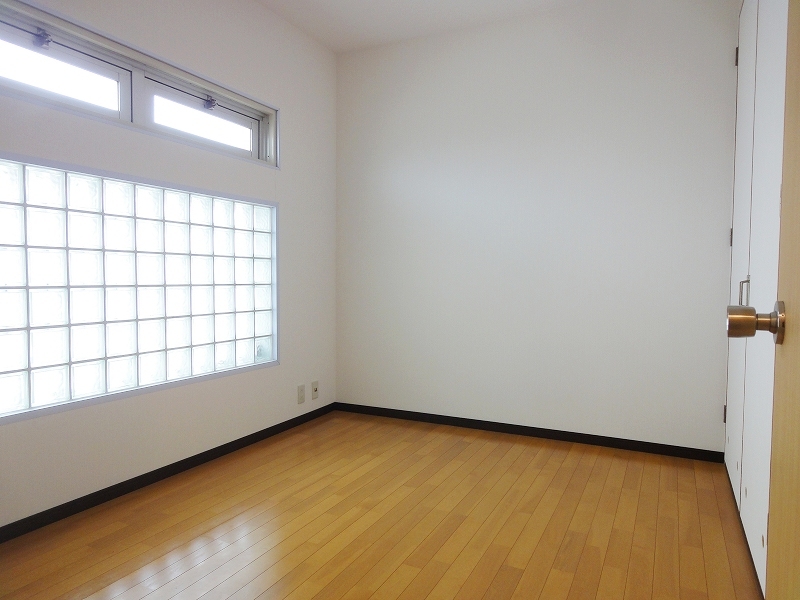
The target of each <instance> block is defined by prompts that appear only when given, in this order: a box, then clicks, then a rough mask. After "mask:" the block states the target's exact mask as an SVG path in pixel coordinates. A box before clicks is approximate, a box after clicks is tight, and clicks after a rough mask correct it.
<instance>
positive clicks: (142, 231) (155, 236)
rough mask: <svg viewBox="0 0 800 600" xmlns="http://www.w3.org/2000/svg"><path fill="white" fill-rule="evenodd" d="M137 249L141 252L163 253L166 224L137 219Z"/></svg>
mask: <svg viewBox="0 0 800 600" xmlns="http://www.w3.org/2000/svg"><path fill="white" fill-rule="evenodd" d="M136 249H137V250H138V251H140V252H163V251H164V224H163V223H161V221H148V220H146V219H136Z"/></svg>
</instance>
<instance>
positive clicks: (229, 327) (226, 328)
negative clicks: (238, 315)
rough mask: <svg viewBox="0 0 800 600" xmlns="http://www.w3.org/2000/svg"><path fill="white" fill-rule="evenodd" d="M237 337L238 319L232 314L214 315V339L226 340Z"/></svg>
mask: <svg viewBox="0 0 800 600" xmlns="http://www.w3.org/2000/svg"><path fill="white" fill-rule="evenodd" d="M235 337H236V321H235V320H234V316H233V315H232V314H226V315H216V316H215V317H214V339H215V340H216V341H218V342H226V341H228V340H232V339H234V338H235Z"/></svg>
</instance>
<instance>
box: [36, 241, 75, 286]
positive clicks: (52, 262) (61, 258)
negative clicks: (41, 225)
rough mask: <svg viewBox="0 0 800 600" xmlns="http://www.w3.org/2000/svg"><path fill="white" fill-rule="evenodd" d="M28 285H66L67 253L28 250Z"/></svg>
mask: <svg viewBox="0 0 800 600" xmlns="http://www.w3.org/2000/svg"><path fill="white" fill-rule="evenodd" d="M28 285H31V286H56V285H67V252H66V251H65V250H45V249H41V248H31V249H30V250H28Z"/></svg>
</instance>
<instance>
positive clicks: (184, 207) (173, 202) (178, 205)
mask: <svg viewBox="0 0 800 600" xmlns="http://www.w3.org/2000/svg"><path fill="white" fill-rule="evenodd" d="M164 218H165V219H166V220H167V221H180V222H182V223H186V222H187V221H188V220H189V194H185V193H183V192H175V191H172V190H166V191H165V192H164Z"/></svg>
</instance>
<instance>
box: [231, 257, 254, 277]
mask: <svg viewBox="0 0 800 600" xmlns="http://www.w3.org/2000/svg"><path fill="white" fill-rule="evenodd" d="M235 271H236V274H235V276H236V283H253V259H252V258H237V259H236V268H235Z"/></svg>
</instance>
